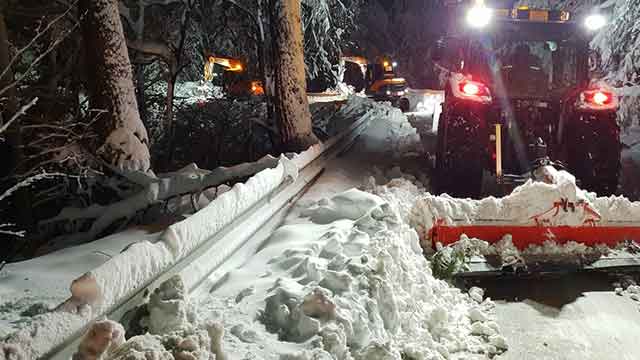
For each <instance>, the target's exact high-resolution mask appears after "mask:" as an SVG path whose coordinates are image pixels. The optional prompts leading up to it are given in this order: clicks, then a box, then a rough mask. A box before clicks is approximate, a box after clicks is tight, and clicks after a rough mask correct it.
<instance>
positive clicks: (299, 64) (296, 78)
mask: <svg viewBox="0 0 640 360" xmlns="http://www.w3.org/2000/svg"><path fill="white" fill-rule="evenodd" d="M271 34H272V39H273V41H274V46H273V62H272V64H273V66H274V70H275V71H274V74H275V79H274V85H275V89H274V110H275V114H274V116H275V123H276V124H277V126H278V131H279V133H280V142H281V144H280V145H281V147H282V150H283V151H296V152H297V151H303V150H306V149H307V148H308V147H309V146H311V145H313V144H315V143H317V142H318V139H317V138H316V136H315V135H314V134H313V128H312V124H311V113H310V112H309V103H308V101H307V93H306V81H305V70H304V69H305V68H304V52H303V48H302V21H301V15H300V0H271Z"/></svg>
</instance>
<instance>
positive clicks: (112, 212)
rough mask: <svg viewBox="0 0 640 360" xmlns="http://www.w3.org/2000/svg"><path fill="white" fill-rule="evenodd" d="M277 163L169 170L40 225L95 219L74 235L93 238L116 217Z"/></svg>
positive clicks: (125, 216) (262, 161) (266, 161)
mask: <svg viewBox="0 0 640 360" xmlns="http://www.w3.org/2000/svg"><path fill="white" fill-rule="evenodd" d="M277 165H278V159H277V158H274V157H272V156H265V157H263V158H262V159H260V160H258V161H257V162H253V163H243V164H239V165H236V166H233V167H229V168H227V167H219V168H217V169H215V170H213V171H200V172H188V173H182V172H177V173H173V174H170V175H169V176H167V177H164V178H159V179H156V180H155V181H154V182H152V183H149V184H148V185H147V186H146V187H145V189H144V190H142V191H140V192H139V193H137V194H136V195H134V196H132V197H130V198H127V199H124V200H122V201H119V202H116V203H114V204H110V205H106V206H101V205H92V206H90V207H88V208H66V209H63V210H62V211H61V212H60V214H59V215H58V216H56V217H54V218H51V219H48V220H45V221H43V222H42V223H41V225H46V224H51V223H54V222H64V221H75V220H83V219H96V220H95V221H94V222H93V224H92V225H91V228H90V229H89V231H88V232H86V233H82V234H78V237H79V238H82V239H84V240H91V239H95V238H96V237H97V236H98V235H100V234H101V233H102V232H103V231H104V230H105V229H106V228H107V227H109V226H110V225H111V224H113V223H114V222H116V221H118V220H120V219H130V218H132V217H133V216H134V215H135V214H136V213H138V212H139V211H142V210H145V209H146V208H148V207H150V206H152V205H154V204H157V203H162V202H164V201H168V200H170V199H172V198H176V197H181V196H185V195H190V194H194V193H200V192H202V191H204V190H207V189H209V188H212V187H215V186H218V185H221V184H224V183H226V182H229V181H232V180H235V179H242V178H246V177H248V176H251V175H253V174H256V173H258V172H260V171H262V170H264V169H267V168H274V167H276V166H277Z"/></svg>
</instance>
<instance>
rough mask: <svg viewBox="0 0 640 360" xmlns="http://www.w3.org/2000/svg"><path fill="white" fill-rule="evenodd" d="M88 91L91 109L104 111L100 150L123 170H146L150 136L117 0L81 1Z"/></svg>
mask: <svg viewBox="0 0 640 360" xmlns="http://www.w3.org/2000/svg"><path fill="white" fill-rule="evenodd" d="M79 8H80V13H81V14H85V15H84V17H83V18H82V30H83V37H84V41H85V44H84V47H85V49H86V51H87V64H89V67H88V72H89V74H88V89H89V94H90V104H91V108H92V109H98V110H104V111H106V112H105V113H103V114H100V115H98V116H100V117H101V118H100V121H98V122H96V124H97V127H98V129H97V130H98V134H100V135H101V139H102V143H101V144H99V146H100V147H99V149H98V154H99V155H100V156H102V157H103V158H104V159H105V160H106V161H107V162H109V163H110V164H112V165H114V166H116V167H118V168H119V169H120V170H126V171H136V170H140V171H147V170H149V168H150V156H149V137H148V135H147V130H146V129H145V127H144V124H143V123H142V121H141V120H140V113H139V112H138V104H137V101H136V93H135V90H134V86H133V75H132V72H131V62H130V61H129V54H128V51H127V45H126V42H125V38H124V32H123V29H122V23H121V21H120V14H119V12H118V1H117V0H80V2H79Z"/></svg>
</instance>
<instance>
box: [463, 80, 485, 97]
mask: <svg viewBox="0 0 640 360" xmlns="http://www.w3.org/2000/svg"><path fill="white" fill-rule="evenodd" d="M460 86H461V87H462V92H464V93H465V94H467V95H478V94H479V93H480V87H479V86H478V85H476V84H474V83H470V82H467V83H462V84H460Z"/></svg>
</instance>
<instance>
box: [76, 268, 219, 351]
mask: <svg viewBox="0 0 640 360" xmlns="http://www.w3.org/2000/svg"><path fill="white" fill-rule="evenodd" d="M140 314H142V315H140ZM134 315H136V316H134V317H133V320H132V323H130V324H127V325H129V331H128V333H127V335H130V333H131V328H134V329H136V330H137V333H133V334H131V335H133V336H130V337H129V339H127V340H126V341H125V329H124V327H123V326H122V325H121V324H119V323H116V322H114V321H110V320H101V321H96V322H94V323H93V324H92V325H91V326H90V329H89V331H87V333H86V334H85V335H84V336H83V338H82V340H81V342H80V345H79V346H78V350H77V351H76V353H75V354H74V355H73V360H93V359H102V360H135V359H140V360H146V359H158V360H164V359H166V360H174V359H175V360H213V359H218V360H221V359H225V354H224V353H223V351H222V344H221V341H220V340H221V338H222V334H223V329H222V327H221V325H220V324H218V323H215V322H206V323H203V322H200V321H199V319H198V316H197V313H196V308H195V307H194V306H193V305H192V304H191V303H190V301H189V299H188V298H187V294H186V290H185V287H184V284H183V282H182V280H181V279H180V277H178V276H175V277H173V278H171V279H169V280H167V281H165V282H164V283H162V284H161V285H160V287H159V288H157V289H156V290H155V291H154V292H153V293H152V294H151V296H150V298H149V302H148V303H147V304H144V305H142V306H141V307H140V308H138V309H136V310H135V311H134Z"/></svg>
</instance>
